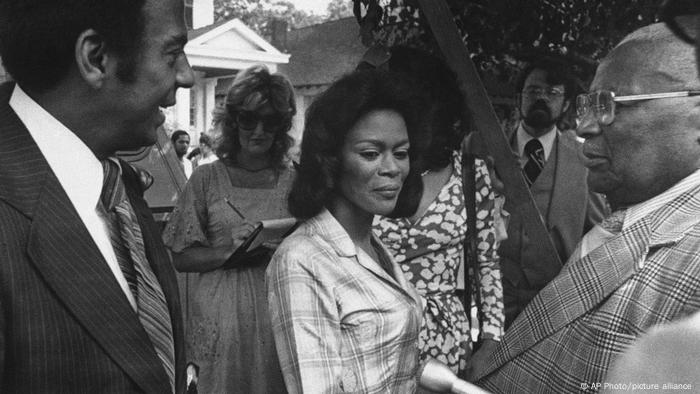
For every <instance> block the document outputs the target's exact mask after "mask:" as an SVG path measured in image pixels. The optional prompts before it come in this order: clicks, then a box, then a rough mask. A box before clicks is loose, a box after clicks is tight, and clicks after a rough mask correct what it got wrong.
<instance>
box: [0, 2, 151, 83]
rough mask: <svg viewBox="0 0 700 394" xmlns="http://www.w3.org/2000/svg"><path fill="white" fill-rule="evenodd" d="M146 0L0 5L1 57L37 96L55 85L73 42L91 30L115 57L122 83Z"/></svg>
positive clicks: (69, 62) (69, 57)
mask: <svg viewBox="0 0 700 394" xmlns="http://www.w3.org/2000/svg"><path fill="white" fill-rule="evenodd" d="M145 3H146V0H118V1H114V0H92V1H86V0H60V1H56V0H0V56H1V57H2V61H3V65H4V66H5V68H6V69H7V71H8V72H9V73H10V75H11V76H12V78H13V79H14V80H15V81H16V82H17V83H18V84H19V85H20V86H22V87H23V88H24V89H27V90H30V91H35V92H42V91H47V90H49V89H51V88H52V87H54V86H56V84H58V83H59V82H60V81H61V79H62V78H64V77H65V76H66V75H67V73H68V72H69V70H70V67H71V66H72V65H73V63H74V61H75V60H74V59H75V43H76V40H77V38H78V36H79V35H80V33H82V32H83V31H85V30H87V29H94V30H95V31H96V32H98V33H99V34H100V35H101V36H102V37H103V38H104V40H105V43H106V45H107V50H109V51H112V52H113V53H115V54H117V55H118V56H119V57H120V64H119V68H118V70H117V74H118V76H119V77H120V78H121V79H122V80H126V81H128V80H130V79H131V78H133V68H134V65H135V62H136V60H135V59H136V58H137V56H135V53H136V52H137V51H138V49H139V48H140V45H141V36H142V33H143V30H144V20H145V18H144V15H143V12H142V11H143V6H144V4H145Z"/></svg>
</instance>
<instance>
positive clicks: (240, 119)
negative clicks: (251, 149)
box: [236, 111, 291, 133]
mask: <svg viewBox="0 0 700 394" xmlns="http://www.w3.org/2000/svg"><path fill="white" fill-rule="evenodd" d="M290 121H291V119H290V118H289V117H288V116H284V115H279V114H275V115H258V114H257V113H255V112H254V111H239V112H238V113H237V114H236V123H237V124H238V127H240V128H241V129H244V130H253V129H255V128H256V127H258V124H259V123H260V122H262V125H263V130H265V131H266V132H268V133H279V132H283V131H287V129H288V128H289V126H290Z"/></svg>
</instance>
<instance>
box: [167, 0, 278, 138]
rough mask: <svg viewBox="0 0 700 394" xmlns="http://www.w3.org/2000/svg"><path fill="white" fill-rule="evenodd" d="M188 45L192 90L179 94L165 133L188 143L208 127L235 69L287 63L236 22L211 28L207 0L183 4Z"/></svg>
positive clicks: (210, 6) (211, 8)
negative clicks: (176, 133) (185, 136)
mask: <svg viewBox="0 0 700 394" xmlns="http://www.w3.org/2000/svg"><path fill="white" fill-rule="evenodd" d="M185 6H186V17H187V18H188V20H187V23H188V26H191V27H192V28H193V29H192V30H190V31H189V32H188V38H189V42H188V43H187V45H186V46H185V53H186V54H187V58H188V59H189V61H190V64H191V66H192V68H193V69H194V71H195V85H194V86H193V87H192V88H191V89H179V90H178V93H177V104H176V105H175V106H174V107H171V108H169V110H168V111H167V113H166V116H167V121H166V126H167V128H168V129H170V130H168V131H172V130H175V129H183V130H186V131H189V132H190V135H191V139H192V141H197V140H198V139H199V134H200V133H201V132H204V131H207V129H209V127H210V125H211V114H212V111H213V110H214V109H215V108H216V105H217V100H218V102H220V101H221V100H222V99H223V97H224V96H225V94H226V92H227V90H228V88H229V86H230V85H231V82H232V81H233V78H234V76H235V75H236V73H237V72H238V71H239V70H242V69H245V68H247V67H250V66H252V65H254V64H265V65H266V66H267V67H268V68H269V69H270V71H272V72H275V71H277V68H278V65H280V64H284V63H287V62H289V55H286V54H284V53H282V52H280V51H279V50H277V49H276V48H274V47H273V46H272V45H270V44H269V43H268V42H267V41H265V40H264V39H263V38H262V37H260V36H259V35H258V34H257V33H255V32H254V31H253V30H251V29H250V28H249V27H247V26H246V25H245V24H244V23H243V22H241V21H240V20H238V19H233V20H229V21H221V22H217V23H214V5H213V0H187V1H186V2H185Z"/></svg>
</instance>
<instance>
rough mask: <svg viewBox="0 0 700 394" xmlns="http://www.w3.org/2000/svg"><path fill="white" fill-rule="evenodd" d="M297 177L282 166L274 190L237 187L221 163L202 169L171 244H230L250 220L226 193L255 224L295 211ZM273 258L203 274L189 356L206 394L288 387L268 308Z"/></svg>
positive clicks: (167, 237) (168, 231) (173, 223)
mask: <svg viewBox="0 0 700 394" xmlns="http://www.w3.org/2000/svg"><path fill="white" fill-rule="evenodd" d="M261 175H262V174H261V173H252V174H251V175H250V176H251V177H253V178H260V176H261ZM292 177H293V171H292V170H291V169H285V170H280V172H279V176H278V179H277V187H275V188H274V189H269V188H242V187H234V186H233V184H232V183H231V180H230V178H229V175H228V172H227V169H226V166H225V165H224V163H223V162H222V161H215V162H213V163H211V164H204V165H202V166H199V167H197V169H195V172H194V173H193V174H192V177H191V178H190V180H189V181H188V183H187V185H186V186H185V190H184V191H183V192H182V194H181V196H180V198H179V201H178V204H177V207H176V208H175V210H174V211H173V214H172V216H171V218H170V221H169V223H168V225H167V227H166V228H165V232H164V241H165V244H166V245H167V246H168V247H170V249H171V250H173V251H175V252H180V251H182V250H183V249H184V248H186V247H188V246H195V245H203V246H221V245H225V244H227V243H230V239H231V235H230V234H231V229H232V228H233V227H234V226H236V225H238V224H240V223H241V221H242V220H243V219H241V217H240V216H238V215H237V214H236V213H235V212H234V210H233V209H232V208H231V207H230V206H229V205H228V204H227V203H226V201H225V200H224V199H225V198H227V199H228V200H229V201H231V203H233V204H234V205H235V206H236V208H238V210H239V211H241V212H242V213H243V215H244V216H245V217H246V219H248V220H249V221H258V220H264V219H275V218H281V217H288V216H290V215H289V213H288V211H287V195H288V193H289V189H290V187H291V183H292ZM238 181H239V182H241V183H246V182H247V181H246V180H245V179H241V180H238ZM255 181H256V180H255V179H252V180H251V181H250V182H251V183H254V182H255ZM266 263H267V261H262V262H261V263H260V264H259V265H254V266H246V267H239V268H233V269H229V270H223V269H217V270H214V271H210V272H206V273H201V274H199V275H198V280H196V281H195V285H194V291H193V296H192V298H191V299H190V303H191V311H190V313H189V316H188V319H189V321H188V323H189V324H187V326H188V327H189V332H187V333H186V334H187V350H188V351H187V353H188V360H189V361H193V362H195V363H197V364H198V365H199V367H200V376H199V392H201V393H261V394H262V393H279V392H285V390H284V382H283V378H282V374H281V371H280V367H279V363H278V361H277V353H276V351H275V348H274V341H273V337H272V331H271V327H270V320H269V315H268V310H267V296H266V291H265V268H266V266H267V264H266Z"/></svg>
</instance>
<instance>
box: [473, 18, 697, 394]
mask: <svg viewBox="0 0 700 394" xmlns="http://www.w3.org/2000/svg"><path fill="white" fill-rule="evenodd" d="M693 49H694V48H693V46H691V45H689V44H687V43H684V42H682V41H681V40H679V39H678V38H676V37H675V36H674V35H673V34H672V33H671V32H670V31H669V30H668V29H667V27H666V26H665V25H663V24H655V25H650V26H648V27H645V28H643V29H640V30H638V31H636V32H634V33H632V34H631V35H629V36H628V37H626V38H625V39H624V40H623V41H622V42H621V43H620V44H619V45H618V46H617V47H616V48H615V49H614V50H613V51H612V52H611V53H610V54H609V56H608V57H606V58H605V59H604V60H603V61H602V63H601V64H600V66H599V68H598V71H597V73H596V76H595V78H594V80H593V82H592V85H591V93H589V94H586V95H582V96H580V97H579V98H578V100H577V110H578V113H579V116H580V118H581V124H580V127H579V129H578V134H579V135H580V136H581V137H583V138H585V143H584V146H583V161H584V163H585V165H586V166H587V167H588V168H589V176H588V181H589V185H590V187H591V188H592V189H593V190H594V191H597V192H601V193H604V194H606V195H607V197H608V200H609V202H610V203H611V205H612V207H613V209H614V210H615V212H614V213H613V214H612V215H611V216H610V217H609V218H607V219H606V220H604V221H603V222H602V223H601V224H600V225H598V226H596V227H594V228H593V230H591V232H589V233H587V234H586V236H585V237H584V239H583V240H582V241H581V243H580V245H579V247H578V249H577V250H576V251H575V252H574V254H573V255H572V257H571V258H570V259H569V261H568V262H567V263H566V265H565V266H564V268H563V269H562V272H561V273H560V274H559V276H557V277H556V278H555V279H554V280H553V281H552V282H551V283H550V284H549V285H548V286H547V287H545V288H544V289H543V290H542V291H541V292H540V294H538V295H537V296H536V297H535V298H534V299H533V301H532V302H531V303H530V305H528V307H527V308H526V309H525V310H524V311H523V313H522V314H521V315H520V316H519V317H518V318H517V319H516V320H515V322H514V323H513V325H512V327H511V329H510V330H509V331H506V335H505V337H504V338H503V341H502V343H501V344H500V346H499V347H498V348H497V349H496V351H495V352H494V353H493V354H492V356H491V359H490V361H489V362H488V366H487V367H486V368H485V369H483V370H482V371H478V372H477V374H476V375H477V376H476V377H477V378H478V380H479V383H480V384H481V385H483V386H485V387H486V388H488V389H490V390H493V391H497V392H509V393H511V392H512V393H515V392H517V393H521V392H527V393H534V392H553V393H560V392H575V391H586V390H595V389H598V388H602V387H598V386H596V385H595V384H596V383H601V382H603V378H604V377H605V374H606V372H607V371H608V368H609V367H610V364H611V363H612V362H613V361H614V360H615V359H616V357H618V356H619V355H620V353H621V352H622V351H623V350H624V349H625V348H626V347H628V346H629V345H630V344H631V343H632V341H634V340H635V339H636V338H637V337H638V336H640V335H641V334H642V333H644V332H645V331H647V330H649V329H650V328H651V327H653V326H655V325H657V324H660V323H664V322H667V321H673V320H677V319H681V318H683V317H685V316H688V315H690V314H692V313H693V312H695V311H698V310H700V171H698V167H699V166H700V97H694V96H695V94H697V90H699V89H700V80H698V77H697V70H696V67H695V62H694V58H693Z"/></svg>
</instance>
